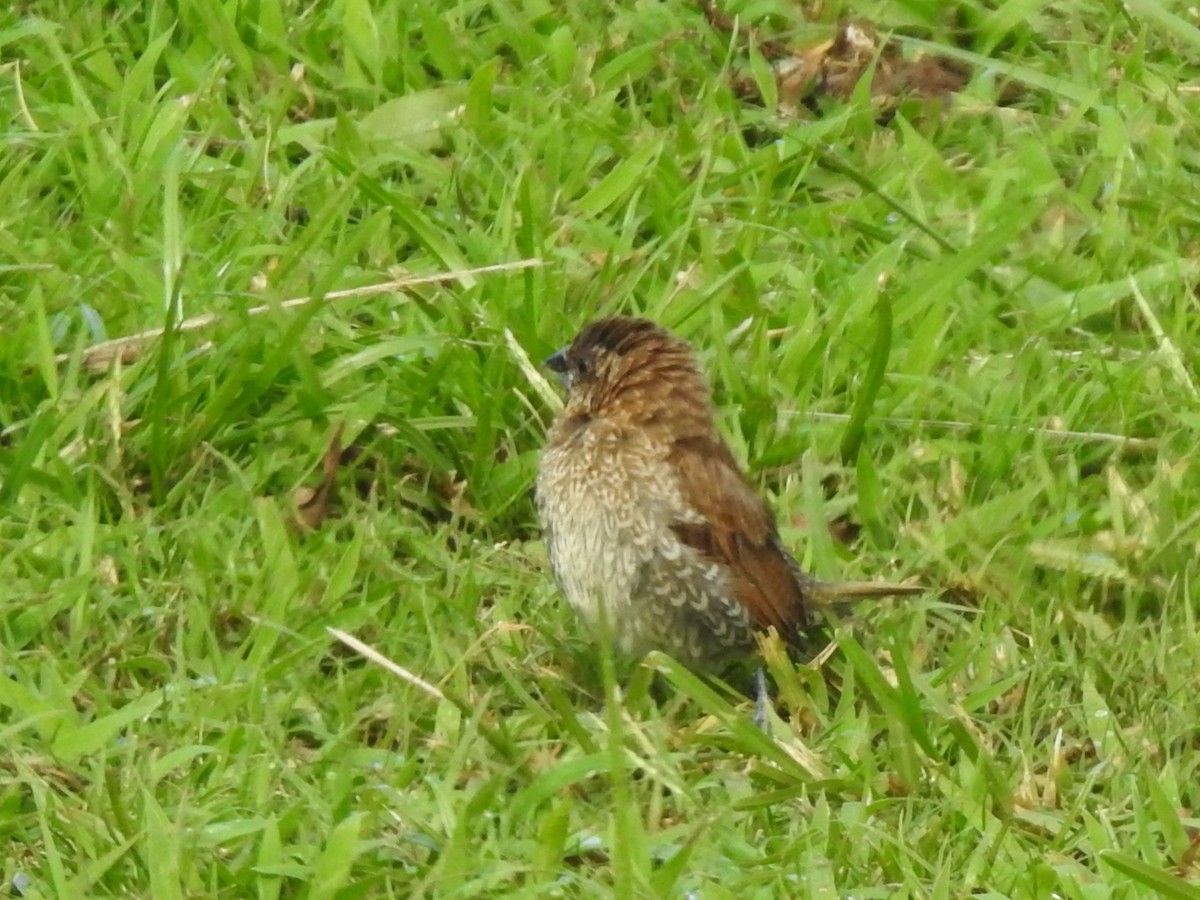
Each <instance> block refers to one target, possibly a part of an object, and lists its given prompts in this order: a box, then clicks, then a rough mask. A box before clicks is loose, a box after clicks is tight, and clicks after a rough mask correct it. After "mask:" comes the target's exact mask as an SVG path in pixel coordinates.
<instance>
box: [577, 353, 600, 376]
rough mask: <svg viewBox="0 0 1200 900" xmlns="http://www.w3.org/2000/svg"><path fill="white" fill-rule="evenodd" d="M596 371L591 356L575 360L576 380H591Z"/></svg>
mask: <svg viewBox="0 0 1200 900" xmlns="http://www.w3.org/2000/svg"><path fill="white" fill-rule="evenodd" d="M594 371H595V370H594V368H593V366H592V358H591V357H590V356H581V357H579V359H577V360H575V374H574V377H575V378H577V379H578V378H591V377H592V374H593V372H594Z"/></svg>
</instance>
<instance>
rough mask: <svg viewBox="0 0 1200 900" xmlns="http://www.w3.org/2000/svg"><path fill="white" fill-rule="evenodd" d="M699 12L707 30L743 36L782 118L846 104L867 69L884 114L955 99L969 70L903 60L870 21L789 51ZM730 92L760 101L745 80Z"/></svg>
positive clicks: (716, 14)
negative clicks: (772, 85) (905, 105)
mask: <svg viewBox="0 0 1200 900" xmlns="http://www.w3.org/2000/svg"><path fill="white" fill-rule="evenodd" d="M703 8H704V14H705V18H706V19H707V20H708V22H709V24H710V25H712V27H713V28H715V29H717V30H718V31H721V32H723V33H727V34H733V33H743V34H746V35H748V36H749V38H750V40H751V42H752V43H753V44H754V45H755V46H756V47H757V48H758V51H759V53H761V54H762V56H763V58H764V59H766V60H767V61H768V62H770V63H772V65H773V66H774V70H775V81H776V85H777V88H778V94H779V111H780V112H781V113H784V114H785V115H790V116H801V117H803V116H807V115H809V114H812V113H815V112H817V111H818V107H817V106H816V102H817V101H819V99H820V98H821V97H832V98H833V99H835V100H841V101H845V100H848V99H850V97H851V96H853V94H854V91H855V88H856V87H857V86H858V84H859V82H860V81H861V80H862V78H863V76H864V75H865V74H866V73H867V72H868V71H870V70H871V67H872V65H874V71H873V73H872V75H871V84H870V96H871V100H872V102H873V103H874V104H875V106H876V107H879V108H880V109H881V111H882V112H884V113H886V112H890V111H891V110H892V109H894V107H895V106H896V105H897V104H898V103H899V102H900V101H901V100H903V99H905V98H906V97H919V98H922V99H926V100H932V99H936V98H939V97H944V96H946V95H949V94H954V93H957V92H959V91H961V90H962V89H963V88H964V87H966V85H967V82H968V81H970V80H971V70H970V67H969V66H967V65H966V64H965V63H962V62H960V61H958V60H956V59H951V58H950V57H947V56H937V55H927V54H921V55H917V56H915V57H913V58H911V59H906V58H905V56H904V54H903V53H902V51H901V49H900V46H899V44H897V43H896V42H895V41H893V40H890V39H889V38H888V37H887V36H886V35H885V34H883V33H881V30H880V28H879V27H878V26H877V25H876V24H875V23H874V22H872V21H871V20H870V19H866V18H862V17H847V18H844V19H842V20H841V21H840V22H839V23H838V25H837V30H836V31H835V32H834V36H833V37H832V38H831V39H829V40H826V41H822V42H821V43H819V44H815V45H813V46H809V47H800V48H792V47H788V46H787V45H786V44H784V43H782V42H780V41H777V40H772V39H770V38H764V37H762V36H761V35H760V34H759V33H758V32H757V31H756V30H755V29H753V28H744V27H739V26H738V23H735V21H734V20H733V19H731V18H730V17H729V16H727V15H725V14H724V13H723V12H721V10H719V9H717V7H716V6H715V4H713V3H712V2H705V3H704V4H703ZM732 86H733V89H734V92H735V93H736V94H737V95H738V96H741V97H747V98H750V97H753V98H755V99H761V95H760V94H759V91H758V88H757V85H756V84H755V83H754V81H753V79H751V78H747V77H746V76H742V75H734V76H732Z"/></svg>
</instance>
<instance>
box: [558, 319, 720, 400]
mask: <svg viewBox="0 0 1200 900" xmlns="http://www.w3.org/2000/svg"><path fill="white" fill-rule="evenodd" d="M545 365H546V367H547V368H549V369H550V370H551V371H553V372H555V373H557V374H558V376H559V377H560V378H561V379H562V381H563V384H565V385H566V387H567V394H568V396H567V405H566V408H565V409H564V415H565V416H567V417H569V418H595V417H600V416H604V417H618V418H625V419H628V420H630V421H638V420H642V421H644V420H647V419H653V418H659V417H662V416H664V415H666V414H669V413H670V412H671V410H672V409H673V408H674V409H678V407H677V404H687V406H685V407H684V409H688V408H691V409H695V410H703V411H704V412H705V413H707V412H708V411H709V410H710V401H709V390H708V384H707V383H706V381H705V379H704V376H703V375H702V374H701V373H700V370H699V367H698V366H697V363H696V355H695V353H694V352H693V350H692V348H691V345H689V344H688V343H687V342H686V341H684V340H683V339H682V338H679V337H676V336H675V335H674V334H672V333H671V332H670V331H668V330H667V329H665V328H663V327H662V326H660V325H657V324H656V323H654V322H651V321H650V320H649V319H639V318H633V317H631V316H612V317H610V318H604V319H596V320H595V321H593V322H590V323H589V324H587V325H586V326H584V328H583V330H582V331H580V332H579V334H578V335H576V336H575V339H574V340H573V341H572V342H571V343H570V344H569V345H568V346H566V347H564V348H563V349H562V350H559V351H558V352H557V353H555V354H554V355H552V356H551V357H550V358H549V359H547V360H546V362H545Z"/></svg>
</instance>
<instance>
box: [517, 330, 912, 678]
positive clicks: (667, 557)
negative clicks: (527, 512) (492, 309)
mask: <svg viewBox="0 0 1200 900" xmlns="http://www.w3.org/2000/svg"><path fill="white" fill-rule="evenodd" d="M546 365H547V366H548V367H549V368H550V369H552V370H553V371H555V372H557V373H559V374H560V376H561V377H562V378H563V380H564V382H565V383H566V385H567V388H568V397H567V402H566V406H565V408H564V409H563V410H562V412H561V413H559V415H558V417H557V418H556V419H555V421H554V424H553V425H552V426H551V428H550V432H549V434H548V436H547V441H546V448H545V451H544V452H543V454H542V458H541V464H540V470H539V472H538V478H537V506H538V512H539V514H540V517H541V521H542V524H543V526H544V528H545V531H546V544H547V547H548V548H549V554H550V561H551V564H552V566H553V569H554V576H555V580H556V581H557V582H558V585H559V588H560V589H561V590H562V592H563V594H564V595H565V596H566V598H567V602H568V603H569V604H570V605H571V606H572V607H573V608H574V609H575V611H576V612H577V613H578V614H579V615H580V616H581V617H582V618H583V619H584V620H585V621H586V622H587V623H588V624H589V625H591V626H593V627H595V626H597V625H598V624H599V623H600V621H601V615H602V613H601V610H603V611H604V613H605V615H604V619H606V627H607V628H608V629H610V633H611V636H612V639H613V641H614V643H615V645H616V648H617V649H618V650H619V651H621V652H622V653H625V654H629V655H631V656H635V657H640V656H642V655H644V654H646V653H648V652H649V651H651V650H662V651H665V652H666V653H668V654H670V655H671V656H674V657H675V658H676V659H678V660H680V661H681V662H683V663H685V664H686V665H688V666H689V667H691V668H693V669H696V670H699V671H705V672H715V671H719V670H721V669H722V668H724V667H725V666H727V665H728V664H729V663H731V662H734V661H740V660H744V659H746V658H748V657H751V656H752V655H753V654H754V652H755V650H756V647H757V642H756V640H755V633H756V632H761V631H766V630H767V629H768V628H770V627H774V628H775V629H776V631H778V633H779V635H780V636H781V637H782V638H783V639H784V640H785V641H787V642H788V643H790V644H798V643H799V641H800V639H801V637H802V636H803V633H804V631H805V630H806V629H808V628H810V627H812V626H813V625H814V624H815V622H814V620H813V614H814V612H815V610H816V609H817V608H819V607H821V606H828V605H830V604H836V603H839V602H843V601H847V600H851V599H855V598H862V597H882V596H889V595H897V594H915V593H919V592H920V591H921V590H922V589H921V588H919V587H915V586H912V585H894V584H878V583H873V582H850V583H826V582H822V581H818V580H817V579H815V578H813V577H812V576H810V575H808V574H806V573H805V572H804V571H803V570H801V568H800V566H799V565H798V564H797V562H796V561H795V560H794V559H793V558H792V556H791V554H790V553H788V551H787V550H786V549H785V548H784V547H783V545H782V543H781V542H780V540H779V531H778V529H777V527H776V524H775V516H774V515H773V514H772V512H771V510H770V508H769V507H768V506H767V504H766V503H765V502H764V501H763V499H762V498H761V497H760V496H759V495H758V493H757V492H756V491H755V489H754V487H753V486H752V485H751V484H750V482H749V480H748V479H747V478H746V476H745V475H744V474H743V472H742V470H741V467H740V466H739V465H738V463H737V460H735V459H734V456H733V453H732V452H731V451H730V449H729V445H728V444H727V443H726V442H725V440H724V438H722V436H721V434H720V432H719V431H718V430H717V426H716V420H715V416H714V410H713V405H712V400H711V397H710V392H709V387H708V383H707V381H706V380H705V378H704V376H703V374H702V373H701V372H700V369H699V367H698V365H697V362H696V357H695V354H694V352H693V351H692V348H691V346H690V345H689V344H688V343H686V342H685V341H683V340H682V339H680V338H678V337H676V336H675V335H673V334H671V333H670V332H669V331H667V330H666V329H664V328H661V327H660V326H658V325H656V324H655V323H654V322H651V321H648V320H646V319H636V318H629V317H624V316H618V317H613V318H606V319H598V320H596V321H594V322H592V323H590V324H589V325H587V326H586V327H585V328H584V329H583V330H582V331H581V332H580V333H579V334H578V336H576V338H575V340H574V341H573V342H572V343H571V345H570V346H568V347H566V348H565V349H563V350H561V351H559V352H558V353H555V354H554V355H553V356H551V357H550V358H549V359H548V360H546ZM759 686H760V692H761V688H762V679H761V673H760V678H759ZM760 699H761V696H760Z"/></svg>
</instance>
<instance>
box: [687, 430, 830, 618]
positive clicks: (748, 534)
mask: <svg viewBox="0 0 1200 900" xmlns="http://www.w3.org/2000/svg"><path fill="white" fill-rule="evenodd" d="M668 461H669V462H670V464H671V466H672V468H673V470H674V472H675V473H676V477H677V478H678V481H679V488H680V491H681V493H682V494H683V500H684V502H685V503H686V504H687V506H688V507H689V508H690V509H691V510H692V511H693V512H695V513H696V516H697V519H698V520H697V519H693V520H692V521H680V522H676V523H675V524H674V525H673V526H672V528H673V530H674V532H675V534H676V535H678V537H679V539H680V540H681V541H683V543H685V544H687V545H688V546H689V547H692V548H693V549H695V550H696V551H698V552H699V553H701V554H702V555H703V556H705V557H707V558H708V559H710V560H712V561H713V562H716V563H720V564H721V565H723V566H726V567H728V570H729V572H730V577H731V579H732V581H733V595H734V598H735V599H737V600H738V601H739V602H740V603H741V604H742V605H743V606H745V607H746V609H747V610H749V612H750V618H751V620H752V621H753V622H754V624H755V626H756V627H758V628H761V629H766V628H767V627H769V626H772V625H773V626H775V628H776V630H777V631H778V632H779V634H780V636H782V637H784V638H785V639H789V638H791V637H792V636H793V635H794V634H795V633H796V630H797V628H801V627H803V626H804V624H805V623H806V620H807V618H808V617H807V614H806V609H805V606H806V604H805V597H804V592H803V585H802V583H801V581H800V580H798V579H797V577H796V571H797V568H798V567H796V564H795V562H794V561H793V560H792V559H791V558H790V557H789V556H788V554H787V551H786V550H784V549H783V547H782V546H781V545H780V543H779V535H778V532H777V531H776V527H775V517H774V516H773V515H772V513H771V510H770V508H769V507H768V506H767V504H766V503H765V502H764V501H763V499H762V498H761V497H760V496H759V495H758V493H757V492H756V491H755V490H754V488H753V486H752V485H751V484H750V483H749V482H748V481H747V480H746V477H745V476H744V475H743V474H742V472H741V469H739V468H738V464H737V461H736V460H735V459H734V458H733V454H732V453H731V452H730V450H729V447H728V446H726V445H725V443H724V441H721V440H720V439H714V438H708V437H687V438H680V439H678V440H676V441H675V442H674V444H673V445H672V448H671V452H670V455H669V457H668Z"/></svg>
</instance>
